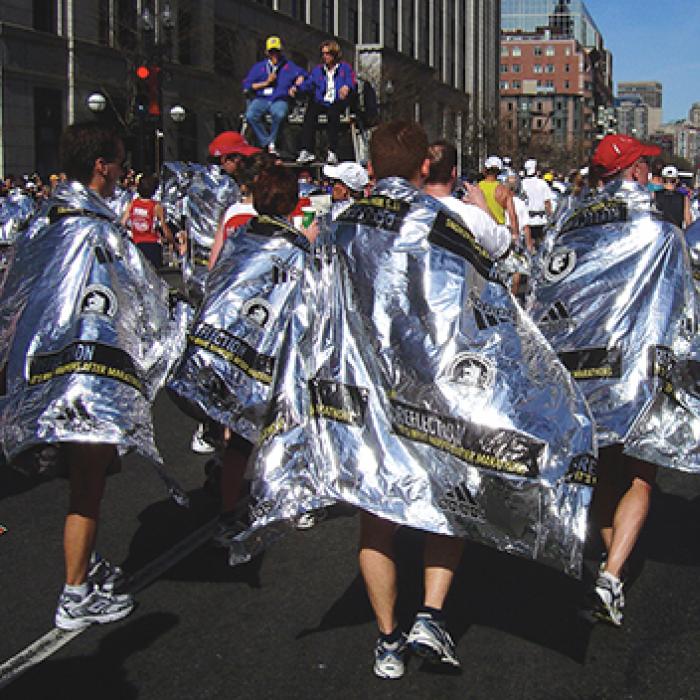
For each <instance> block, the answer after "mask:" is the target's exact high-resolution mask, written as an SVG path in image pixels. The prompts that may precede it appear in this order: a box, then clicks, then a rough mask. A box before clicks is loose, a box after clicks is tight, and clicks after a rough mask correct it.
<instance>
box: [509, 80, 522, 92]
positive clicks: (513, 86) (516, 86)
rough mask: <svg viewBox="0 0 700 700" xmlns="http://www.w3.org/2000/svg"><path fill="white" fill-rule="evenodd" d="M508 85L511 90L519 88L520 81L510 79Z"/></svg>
mask: <svg viewBox="0 0 700 700" xmlns="http://www.w3.org/2000/svg"><path fill="white" fill-rule="evenodd" d="M510 86H511V88H512V89H513V90H520V88H521V87H522V83H521V82H520V81H519V80H513V81H511V84H510Z"/></svg>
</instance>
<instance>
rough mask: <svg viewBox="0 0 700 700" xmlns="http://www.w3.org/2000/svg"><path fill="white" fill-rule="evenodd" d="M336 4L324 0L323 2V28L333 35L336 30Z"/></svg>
mask: <svg viewBox="0 0 700 700" xmlns="http://www.w3.org/2000/svg"><path fill="white" fill-rule="evenodd" d="M334 9H335V4H334V3H333V0H322V2H321V26H322V27H323V29H324V31H326V32H328V33H329V34H333V32H334V29H335V16H334V14H335V13H334V12H333V10H334Z"/></svg>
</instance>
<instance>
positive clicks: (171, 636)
mask: <svg viewBox="0 0 700 700" xmlns="http://www.w3.org/2000/svg"><path fill="white" fill-rule="evenodd" d="M155 417H156V434H157V437H158V443H159V446H160V448H161V452H162V454H163V456H164V459H165V461H166V464H167V465H168V469H169V471H170V473H171V474H172V475H173V476H175V477H176V479H177V480H178V481H179V482H180V484H181V485H182V486H183V487H184V488H185V489H186V490H187V491H188V492H189V494H190V498H191V505H190V508H189V509H184V508H181V507H179V506H177V505H176V504H175V503H174V502H172V501H171V500H169V499H168V497H167V495H166V492H165V488H164V486H163V484H162V482H161V480H160V479H159V477H158V476H157V475H156V473H155V471H154V470H153V468H152V467H151V466H150V465H149V464H148V463H147V462H146V461H144V460H142V459H141V458H139V457H137V456H129V457H127V458H126V459H125V460H124V463H123V469H122V471H121V472H120V473H119V474H116V475H114V476H112V477H110V478H109V480H108V485H107V492H106V496H105V500H104V505H103V514H102V521H101V530H100V534H99V543H98V544H99V550H100V551H101V552H102V553H103V554H104V555H105V556H106V557H107V558H109V559H110V560H112V561H114V562H116V563H120V564H122V566H123V568H124V569H125V570H126V571H127V572H128V573H129V574H131V575H133V576H134V581H135V582H138V583H139V589H140V590H139V592H138V593H137V600H138V607H137V609H136V610H135V611H134V613H133V614H132V615H131V616H129V617H128V618H126V619H125V620H123V621H121V622H118V623H114V624H111V625H104V626H99V627H98V626H95V627H92V628H89V629H88V630H87V631H85V632H83V633H82V634H80V635H78V636H76V637H75V638H74V639H72V640H71V641H70V642H69V643H67V644H66V645H65V646H63V647H62V648H61V649H60V650H58V651H57V652H56V653H54V654H53V655H52V656H50V657H49V658H48V659H46V660H44V661H43V662H41V663H39V664H37V665H35V666H34V667H32V668H31V669H30V670H28V671H27V672H25V673H24V674H22V675H20V676H19V677H18V678H16V680H14V681H13V682H12V683H10V684H9V685H7V686H5V687H2V673H0V698H2V699H3V700H4V698H22V699H27V698H31V699H32V700H40V699H43V698H51V700H55V699H56V698H59V699H60V698H71V699H74V698H75V699H78V698H83V697H85V698H87V697H90V698H100V699H102V698H118V699H120V700H122V699H123V700H128V699H131V698H143V699H147V700H161V699H162V700H179V699H180V698H187V699H188V700H189V699H199V698H207V699H208V698H255V699H256V700H258V699H259V698H304V699H309V698H328V697H331V698H334V699H336V698H365V697H372V698H404V697H408V698H424V697H425V698H435V697H442V698H461V699H465V698H513V699H517V698H552V699H557V700H559V699H561V698H586V699H593V698H596V699H597V698H616V699H618V700H619V699H622V698H664V700H669V699H671V698H674V699H675V698H688V699H692V698H698V697H700V663H698V655H699V654H700V576H699V575H698V574H699V572H698V566H699V565H700V547H699V545H698V543H699V542H700V478H698V477H692V476H688V475H683V474H679V473H677V472H671V471H661V472H660V474H659V486H658V488H657V490H656V492H655V493H654V500H653V506H652V513H651V516H650V520H649V522H648V524H647V527H646V530H645V532H644V535H643V537H642V540H641V541H640V543H639V546H638V549H637V552H636V556H635V559H634V562H633V567H632V572H631V580H630V582H629V584H628V586H627V589H626V593H627V613H626V619H625V625H624V627H623V628H622V629H620V630H618V629H613V628H611V627H607V626H604V625H597V626H593V627H592V626H590V625H588V624H586V623H584V622H582V621H581V619H580V617H579V616H578V614H577V613H578V606H579V602H580V600H581V597H582V593H583V588H584V587H583V585H582V584H581V583H579V582H577V581H574V580H572V579H569V578H567V577H565V576H564V575H562V574H559V573H557V572H555V571H553V570H550V569H547V568H545V567H543V566H541V565H536V564H532V563H530V562H526V561H523V560H519V559H516V558H514V557H510V556H506V555H504V554H499V553H497V552H494V551H491V550H488V549H486V548H484V547H480V546H475V545H468V546H467V548H466V550H465V555H464V559H463V562H462V565H461V567H460V569H459V572H458V576H457V579H456V581H455V584H454V586H453V590H452V594H451V596H450V600H449V607H448V614H449V626H450V629H451V631H452V633H453V637H454V638H455V641H456V644H457V653H458V655H459V657H460V659H461V661H462V666H463V670H462V673H460V674H458V675H445V674H442V673H437V672H436V671H435V670H434V669H432V668H430V667H427V668H425V667H423V666H422V665H421V664H420V663H419V662H418V660H412V661H411V662H410V663H409V668H408V670H407V673H406V675H405V676H404V678H403V679H401V680H399V681H386V680H384V681H382V680H379V679H377V678H375V677H374V675H373V673H372V663H373V659H372V648H373V644H374V640H375V636H376V630H375V626H374V622H373V618H372V613H371V610H370V607H369V603H368V601H367V597H366V595H365V593H364V587H363V585H362V582H361V580H360V578H359V577H358V569H357V561H356V541H357V530H358V519H357V517H356V516H355V515H353V514H352V513H351V512H348V511H339V512H332V513H331V515H330V517H329V518H328V519H327V520H326V521H325V522H323V523H321V524H320V525H318V526H316V527H315V528H313V529H311V530H308V531H305V532H299V531H290V534H289V535H288V536H287V537H286V538H284V539H283V540H281V541H280V542H278V543H277V544H275V545H274V546H273V547H271V548H270V549H268V550H267V551H266V552H265V553H264V554H263V555H262V556H260V557H258V558H257V559H255V560H253V561H252V562H251V563H249V564H247V565H245V566H239V567H236V568H231V567H229V566H228V564H227V562H226V554H225V552H224V551H223V550H221V549H216V548H214V547H212V546H211V545H210V544H206V543H205V544H201V545H200V546H197V547H196V548H194V549H193V551H191V552H190V553H189V554H187V555H186V556H182V552H183V551H186V546H187V543H188V538H190V539H191V538H192V533H195V537H197V534H196V533H199V534H200V535H201V533H204V535H206V524H207V523H210V522H211V520H212V518H213V517H214V516H215V515H216V510H217V504H216V502H215V500H214V499H212V497H211V496H209V495H208V494H207V493H206V492H205V490H204V489H203V488H202V485H203V481H204V464H205V462H206V461H207V458H205V457H200V456H197V455H194V454H193V453H191V452H190V450H189V441H190V437H191V435H192V432H193V430H194V427H195V424H194V421H192V420H190V419H189V418H187V417H185V416H184V415H183V414H182V413H180V411H179V410H178V409H177V408H175V406H174V405H173V404H172V403H171V402H170V400H169V399H168V398H167V397H166V396H165V395H161V396H160V397H159V399H158V401H157V402H156V407H155ZM67 494H68V489H67V484H66V482H65V481H64V480H61V479H54V480H50V481H42V482H32V481H28V480H26V479H24V478H23V477H21V476H19V475H18V474H16V473H15V472H13V471H11V470H9V469H7V468H3V467H0V526H4V528H6V531H5V532H4V534H0V593H1V595H0V668H2V664H3V662H4V661H6V660H8V659H11V658H13V657H15V656H16V655H17V654H18V652H20V651H22V650H24V649H25V648H26V647H28V645H31V644H32V643H33V642H34V641H35V640H37V639H39V638H42V637H43V636H44V635H46V633H47V632H50V630H51V629H52V626H53V622H52V621H53V613H54V608H55V604H56V599H57V596H58V593H59V590H60V587H61V585H62V569H63V566H62V552H61V539H62V524H63V517H64V514H65V508H66V504H67ZM1 531H2V527H0V532H1ZM199 539H200V540H202V539H205V538H203V537H201V536H200V537H199ZM590 549H591V559H590V560H589V561H588V566H589V568H590V569H591V570H593V569H594V568H595V565H596V562H595V560H594V558H593V556H594V555H595V552H596V544H595V542H594V541H593V542H592V543H591V547H590ZM398 550H399V554H400V576H401V582H402V587H401V591H400V599H399V615H400V619H401V622H402V623H403V625H404V626H405V627H406V628H407V627H408V626H410V623H411V621H412V616H413V614H414V612H415V609H416V607H417V606H418V604H419V603H420V597H421V567H420V552H421V536H420V534H419V533H415V532H411V531H407V530H403V531H401V532H400V533H399V535H398ZM164 554H165V555H166V556H165V558H166V559H168V561H174V560H178V561H177V563H175V564H173V565H172V566H167V563H166V564H164V563H163V558H164ZM153 562H157V563H160V566H159V567H158V571H162V573H160V574H159V575H158V576H157V577H155V578H154V579H153V580H152V581H150V582H149V580H150V578H152V576H147V575H146V574H148V573H149V572H151V573H152V572H153Z"/></svg>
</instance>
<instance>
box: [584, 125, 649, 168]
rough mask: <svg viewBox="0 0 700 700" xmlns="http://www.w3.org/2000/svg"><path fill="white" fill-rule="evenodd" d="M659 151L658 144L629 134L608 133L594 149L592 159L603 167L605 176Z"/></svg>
mask: <svg viewBox="0 0 700 700" xmlns="http://www.w3.org/2000/svg"><path fill="white" fill-rule="evenodd" d="M660 153H661V149H660V148H659V147H658V146H652V145H651V144H647V143H642V142H641V141H637V139H635V138H632V137H631V136H626V135H625V134H608V135H607V136H605V137H604V138H603V140H602V141H601V142H600V143H599V144H598V148H596V149H595V153H594V154H593V159H592V161H593V163H594V164H595V165H600V166H601V167H602V168H604V169H605V173H604V176H607V175H612V174H613V173H616V172H618V171H620V170H624V169H625V168H629V167H630V165H632V164H633V163H634V162H635V161H636V160H638V159H639V158H642V157H643V156H658V155H659V154H660Z"/></svg>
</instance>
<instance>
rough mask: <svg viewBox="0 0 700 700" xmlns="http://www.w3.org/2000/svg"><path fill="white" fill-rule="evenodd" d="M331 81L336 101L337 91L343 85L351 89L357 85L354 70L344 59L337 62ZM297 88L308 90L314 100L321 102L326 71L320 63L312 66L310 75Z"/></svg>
mask: <svg viewBox="0 0 700 700" xmlns="http://www.w3.org/2000/svg"><path fill="white" fill-rule="evenodd" d="M333 82H334V83H335V101H336V102H339V101H340V95H339V94H338V92H339V90H340V88H341V87H343V85H347V86H348V87H349V88H350V90H351V91H352V90H354V89H355V88H356V87H357V81H356V80H355V71H354V70H353V69H352V68H351V67H350V64H349V63H345V61H340V62H339V63H338V69H337V70H336V72H335V77H334V80H333ZM299 90H300V91H301V92H310V93H311V94H312V95H313V98H314V100H315V101H316V102H319V103H321V104H323V96H324V95H325V94H326V72H325V70H324V65H323V64H322V63H319V64H318V65H317V66H315V67H314V69H313V70H312V71H311V75H310V76H308V77H307V78H306V80H304V82H303V83H302V84H301V85H300V86H299Z"/></svg>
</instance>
